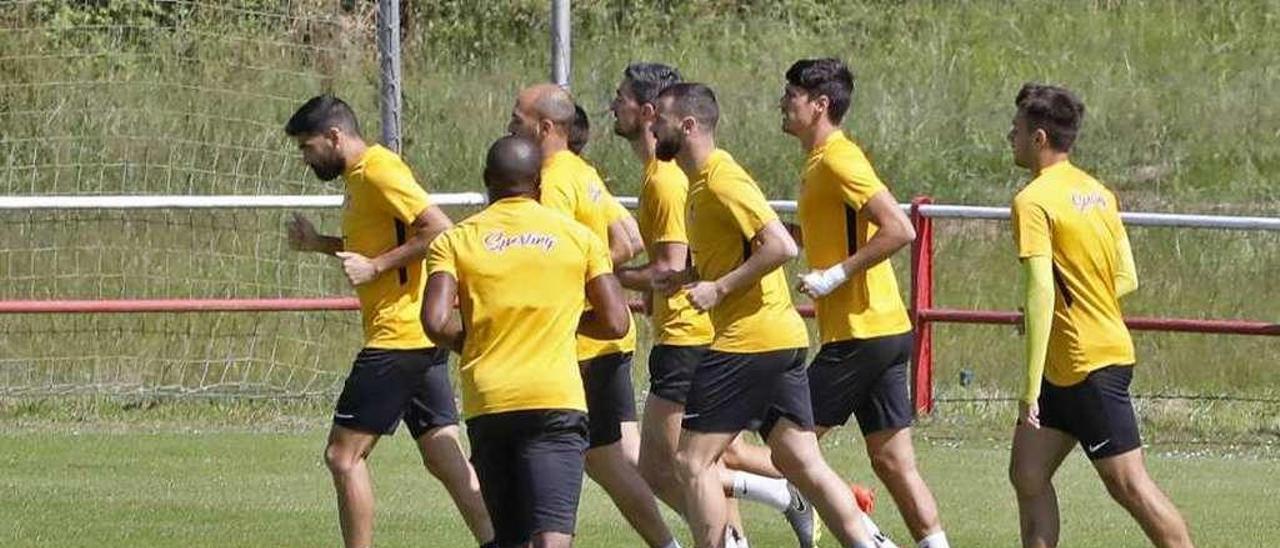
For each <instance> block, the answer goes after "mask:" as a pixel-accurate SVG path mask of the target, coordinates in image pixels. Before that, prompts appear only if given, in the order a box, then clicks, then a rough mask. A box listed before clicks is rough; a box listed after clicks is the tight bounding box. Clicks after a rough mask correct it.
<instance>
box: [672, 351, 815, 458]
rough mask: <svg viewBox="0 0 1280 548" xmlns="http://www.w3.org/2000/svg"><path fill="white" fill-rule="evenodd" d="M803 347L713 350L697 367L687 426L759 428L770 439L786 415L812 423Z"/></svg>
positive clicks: (807, 424)
mask: <svg viewBox="0 0 1280 548" xmlns="http://www.w3.org/2000/svg"><path fill="white" fill-rule="evenodd" d="M804 354H805V349H803V348H789V349H785V350H774V351H771V352H758V353H749V354H740V353H734V352H720V351H717V350H708V351H707V354H706V356H704V357H703V360H702V363H700V364H698V369H697V370H696V371H694V373H693V386H692V387H690V389H689V399H688V401H687V402H685V406H684V420H683V421H682V422H681V424H682V427H683V428H685V429H687V430H691V431H693V432H741V431H743V430H755V431H757V432H759V433H760V437H761V438H764V439H765V440H768V439H769V432H770V431H772V430H773V427H774V425H776V424H777V423H778V419H781V418H782V417H786V418H787V419H788V420H790V421H791V422H794V423H795V424H796V425H797V426H799V427H801V428H804V429H806V430H811V429H813V407H812V405H811V404H810V402H809V379H808V377H806V376H805V374H804Z"/></svg>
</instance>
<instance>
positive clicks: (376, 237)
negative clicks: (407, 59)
mask: <svg viewBox="0 0 1280 548" xmlns="http://www.w3.org/2000/svg"><path fill="white" fill-rule="evenodd" d="M342 178H343V180H345V181H346V184H347V196H346V200H345V201H344V202H343V204H342V249H343V250H344V251H351V252H354V253H359V254H361V255H364V256H365V257H369V258H373V257H377V256H379V255H382V254H383V253H386V252H388V251H390V250H392V249H394V248H396V247H399V246H400V245H401V244H403V243H404V242H405V241H406V240H407V239H408V237H409V231H410V230H413V228H412V226H411V225H412V224H413V221H414V220H415V219H417V218H418V215H420V214H421V213H422V212H423V211H424V210H426V209H427V206H428V205H429V204H430V201H428V199H427V192H426V191H425V190H423V189H422V186H420V185H419V184H418V182H417V181H416V180H414V178H413V172H411V171H409V166H407V165H405V163H404V161H402V160H401V159H400V157H399V156H397V155H396V153H394V152H391V151H390V150H388V149H386V148H384V147H382V146H380V145H373V146H371V147H369V148H368V149H367V150H366V151H365V153H364V154H363V155H361V156H360V161H359V162H356V164H355V165H354V166H351V167H350V168H349V169H347V170H346V171H344V172H343V173H342ZM425 286H426V278H424V277H423V275H422V261H414V262H411V263H410V264H407V265H405V266H403V267H401V268H398V269H396V270H390V271H387V272H383V273H382V274H381V275H379V276H378V277H377V278H374V279H373V281H371V282H369V283H367V284H364V285H361V286H358V287H356V295H357V296H358V297H359V298H360V315H361V319H362V320H363V324H364V345H365V347H367V348H392V349H397V348H398V349H406V348H430V347H432V346H435V345H433V344H431V341H430V340H429V339H427V334H426V332H424V331H423V330H422V319H421V317H420V316H421V313H422V290H423V288H424V287H425Z"/></svg>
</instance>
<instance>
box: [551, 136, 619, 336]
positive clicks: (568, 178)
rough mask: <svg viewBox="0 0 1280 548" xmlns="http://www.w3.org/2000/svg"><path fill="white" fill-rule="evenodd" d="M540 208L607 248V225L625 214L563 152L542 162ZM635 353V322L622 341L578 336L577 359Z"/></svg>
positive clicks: (582, 163) (590, 172) (582, 164)
mask: <svg viewBox="0 0 1280 548" xmlns="http://www.w3.org/2000/svg"><path fill="white" fill-rule="evenodd" d="M541 200H542V205H545V206H547V207H549V208H551V209H554V210H556V211H559V212H561V213H563V214H565V215H567V216H569V217H570V218H572V219H574V220H576V221H578V222H579V223H582V224H583V225H584V226H586V227H587V228H588V229H589V230H591V232H592V233H593V234H595V235H596V237H597V238H600V240H601V241H603V242H605V245H606V246H607V245H608V242H609V224H610V223H611V222H612V221H613V220H614V219H616V218H618V217H619V210H622V212H623V213H626V209H625V208H623V207H622V206H621V205H620V204H618V201H617V199H616V198H614V197H613V195H612V194H610V193H609V190H608V189H606V188H605V186H604V181H602V180H600V174H599V173H596V170H595V168H593V167H591V165H590V164H588V163H587V162H586V160H583V159H582V158H581V157H579V156H578V155H576V154H574V153H572V152H570V151H568V150H562V151H560V152H557V153H555V154H552V155H551V156H550V157H548V158H546V159H545V160H543V162H542V198H541ZM635 349H636V329H635V321H634V320H632V321H631V327H630V328H629V329H628V330H627V335H626V336H625V337H623V338H621V339H616V340H611V341H604V340H599V339H593V338H591V337H587V336H585V335H579V336H578V359H579V360H583V361H586V360H589V359H591V358H595V357H599V356H607V355H609V354H617V353H619V352H633V351H635Z"/></svg>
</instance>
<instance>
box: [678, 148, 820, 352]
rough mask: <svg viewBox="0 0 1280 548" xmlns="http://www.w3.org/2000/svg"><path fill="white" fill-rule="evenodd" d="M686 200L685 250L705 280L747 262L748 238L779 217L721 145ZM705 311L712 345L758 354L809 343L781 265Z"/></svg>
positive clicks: (709, 279)
mask: <svg viewBox="0 0 1280 548" xmlns="http://www.w3.org/2000/svg"><path fill="white" fill-rule="evenodd" d="M688 200H689V205H688V208H689V211H688V214H687V215H686V222H687V223H688V232H689V251H690V252H692V253H693V264H694V268H695V269H696V270H697V272H698V277H699V278H700V279H702V280H706V281H712V280H715V279H717V278H720V277H721V276H724V275H725V274H728V273H729V272H730V271H732V270H733V269H734V268H737V267H738V265H740V264H742V263H743V262H744V261H746V259H747V257H748V256H749V255H750V253H751V239H752V238H754V237H755V235H756V234H757V233H759V232H760V229H762V228H764V226H765V224H767V223H769V222H770V221H775V220H777V219H778V215H777V213H774V211H773V209H771V208H770V207H769V203H768V201H766V200H765V197H764V194H763V193H761V192H760V187H758V186H756V182H755V181H754V180H752V179H751V176H750V175H747V172H746V171H745V170H743V169H742V167H741V166H739V165H738V163H737V162H735V161H734V160H733V157H731V156H729V153H728V152H725V151H723V150H720V149H716V150H715V152H712V153H711V156H710V157H708V158H707V162H706V164H705V165H703V166H702V169H701V170H699V172H698V175H697V177H695V178H694V179H693V180H692V181H690V185H689V198H688ZM709 315H710V316H711V325H712V328H713V329H714V330H715V339H714V340H713V341H712V343H711V349H712V350H718V351H721V352H736V353H757V352H769V351H772V350H783V349H787V348H808V347H809V335H808V332H807V331H805V327H804V320H802V319H800V314H798V313H797V312H796V310H795V308H794V307H792V305H791V293H790V292H789V289H788V287H787V278H786V273H784V272H783V269H782V268H781V267H779V268H777V269H776V270H774V271H773V272H770V273H768V274H765V275H764V277H763V278H761V279H760V281H759V282H757V283H756V284H755V285H752V286H749V287H746V288H743V289H740V290H738V291H735V292H733V293H731V294H729V295H726V296H725V297H724V299H723V300H721V302H720V304H718V305H716V306H715V307H714V308H712V309H711V310H710V312H709Z"/></svg>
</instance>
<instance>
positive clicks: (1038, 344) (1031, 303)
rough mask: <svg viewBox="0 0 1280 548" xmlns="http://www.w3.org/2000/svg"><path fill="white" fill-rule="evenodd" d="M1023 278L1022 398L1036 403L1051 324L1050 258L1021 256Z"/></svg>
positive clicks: (1051, 284)
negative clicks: (1025, 336)
mask: <svg viewBox="0 0 1280 548" xmlns="http://www.w3.org/2000/svg"><path fill="white" fill-rule="evenodd" d="M1022 280H1023V286H1024V288H1025V289H1026V296H1025V302H1024V303H1023V304H1024V306H1023V310H1024V311H1025V312H1024V314H1025V315H1024V319H1023V325H1024V326H1025V327H1026V333H1027V340H1026V345H1027V346H1026V362H1025V365H1026V369H1025V370H1026V373H1027V377H1026V384H1025V385H1023V391H1022V401H1024V402H1026V403H1035V401H1036V399H1037V398H1039V397H1040V378H1041V377H1042V376H1043V375H1044V362H1045V357H1046V356H1048V354H1049V329H1050V328H1051V327H1052V326H1053V291H1054V290H1053V259H1051V258H1049V257H1040V256H1036V257H1028V258H1025V259H1023V260H1022Z"/></svg>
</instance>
